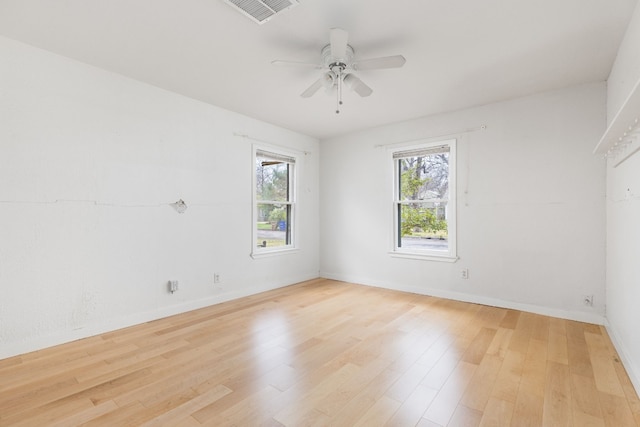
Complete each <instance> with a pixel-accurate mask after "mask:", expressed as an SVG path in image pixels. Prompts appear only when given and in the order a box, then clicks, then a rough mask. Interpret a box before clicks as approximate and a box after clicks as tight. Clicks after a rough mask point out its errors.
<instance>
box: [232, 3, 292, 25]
mask: <svg viewBox="0 0 640 427" xmlns="http://www.w3.org/2000/svg"><path fill="white" fill-rule="evenodd" d="M224 1H225V3H227V4H229V5H231V6H233V7H234V8H236V9H237V10H239V11H240V12H242V14H244V15H246V16H248V17H249V18H251V19H252V20H254V21H255V22H257V23H258V24H264V23H265V22H267V21H268V20H270V19H271V18H273V17H274V16H275V15H276V14H278V13H280V12H283V11H285V10H287V9H289V8H291V7H293V6H296V5H297V4H298V0H224Z"/></svg>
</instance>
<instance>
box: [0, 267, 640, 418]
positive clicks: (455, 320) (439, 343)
mask: <svg viewBox="0 0 640 427" xmlns="http://www.w3.org/2000/svg"><path fill="white" fill-rule="evenodd" d="M639 421H640V400H639V399H638V396H637V394H636V392H635V390H634V388H633V385H632V384H631V381H630V380H629V377H628V375H627V373H626V371H625V370H624V367H623V366H622V364H621V362H620V359H619V357H618V355H617V353H616V351H615V348H614V347H613V344H612V343H611V341H610V339H609V337H608V335H607V332H606V330H605V329H604V328H603V327H601V326H598V325H590V324H586V323H580V322H575V321H569V320H563V319H555V318H550V317H546V316H541V315H538V314H532V313H526V312H520V311H517V310H508V309H503V308H496V307H490V306H485V305H479V304H468V303H464V302H460V301H452V300H446V299H440V298H435V297H429V296H423V295H416V294H410V293H403V292H397V291H392V290H388V289H379V288H371V287H366V286H360V285H355V284H349V283H343V282H337V281H333V280H325V279H319V280H313V281H309V282H304V283H300V284H298V285H294V286H289V287H285V288H281V289H276V290H273V291H269V292H265V293H261V294H257V295H252V296H249V297H246V298H242V299H238V300H235V301H229V302H226V303H222V304H217V305H214V306H211V307H205V308H203V309H200V310H195V311H191V312H187V313H183V314H180V315H177V316H172V317H168V318H165V319H160V320H157V321H154V322H148V323H145V324H141V325H138V326H133V327H129V328H126V329H123V330H119V331H113V332H109V333H106V334H102V335H98V336H95V337H91V338H88V339H85V340H79V341H75V342H72V343H69V344H64V345H60V346H56V347H52V348H48V349H43V350H40V351H37V352H32V353H29V354H25V355H20V356H16V357H12V358H9V359H5V360H0V426H3V427H4V426H29V427H31V426H36V425H37V426H40V425H42V426H47V427H49V426H57V427H66V426H76V425H89V426H91V425H95V426H109V427H111V426H120V425H121V426H133V425H135V426H138V425H144V426H146V427H151V426H164V425H170V426H183V427H196V426H197V427H202V426H215V427H221V426H222V427H224V426H245V425H256V426H258V425H259V426H274V427H283V426H285V427H292V426H293V427H297V426H300V425H305V426H327V425H331V426H345V427H346V426H349V427H352V426H354V425H366V426H371V425H388V426H405V425H407V426H421V427H464V426H478V425H479V426H482V427H487V426H525V425H528V426H536V427H539V426H544V425H551V426H564V425H567V426H568V425H573V426H575V427H584V426H596V427H603V426H606V427H613V426H615V427H627V426H629V427H633V426H635V427H638V426H639V425H640V424H639Z"/></svg>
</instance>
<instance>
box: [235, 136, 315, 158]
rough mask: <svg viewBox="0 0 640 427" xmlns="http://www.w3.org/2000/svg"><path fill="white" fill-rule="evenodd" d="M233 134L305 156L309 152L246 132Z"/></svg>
mask: <svg viewBox="0 0 640 427" xmlns="http://www.w3.org/2000/svg"><path fill="white" fill-rule="evenodd" d="M233 136H239V137H241V138H246V139H250V140H252V141H256V142H262V143H264V144H269V145H272V146H274V147H278V148H282V149H283V150H287V151H293V152H296V153H302V154H304V155H305V156H306V155H309V154H311V152H310V151H304V150H298V149H296V148H291V147H288V146H286V145H281V144H275V143H273V142H271V141H265V140H264V139H260V138H254V137H253V136H250V135H247V134H246V133H240V132H234V133H233Z"/></svg>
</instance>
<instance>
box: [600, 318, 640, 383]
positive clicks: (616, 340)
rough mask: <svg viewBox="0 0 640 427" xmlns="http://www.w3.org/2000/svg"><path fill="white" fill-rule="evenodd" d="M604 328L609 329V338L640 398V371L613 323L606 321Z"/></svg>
mask: <svg viewBox="0 0 640 427" xmlns="http://www.w3.org/2000/svg"><path fill="white" fill-rule="evenodd" d="M604 327H605V328H606V329H607V333H608V334H609V338H611V342H612V343H613V346H614V347H615V348H616V351H617V352H618V355H619V356H620V359H621V360H622V366H624V369H625V370H626V371H627V375H628V376H629V379H630V380H631V384H633V388H634V389H635V390H636V394H637V395H638V396H640V369H639V367H638V366H636V364H635V363H634V362H633V358H632V357H631V356H629V350H628V349H627V347H626V346H625V345H624V341H622V340H621V339H620V334H618V332H617V331H616V329H615V328H614V327H613V325H612V324H611V323H609V320H608V319H605V323H604Z"/></svg>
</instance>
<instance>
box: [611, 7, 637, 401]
mask: <svg viewBox="0 0 640 427" xmlns="http://www.w3.org/2000/svg"><path fill="white" fill-rule="evenodd" d="M639 52H640V7H636V10H635V12H634V15H633V18H632V20H631V22H630V24H629V27H628V29H627V32H626V35H625V38H624V40H623V42H622V44H621V46H620V49H619V51H618V56H617V58H616V61H615V63H614V66H613V69H612V71H611V75H610V76H609V80H608V82H607V83H608V92H607V97H608V111H607V115H608V120H609V122H611V120H612V119H613V118H614V117H615V115H616V114H617V112H618V111H619V110H620V108H621V107H622V105H623V102H624V100H626V99H627V97H628V96H629V94H630V93H631V90H632V88H633V87H634V85H635V84H636V82H638V80H639V79H640V54H639ZM636 114H638V115H639V116H640V111H638V112H636ZM639 254H640V154H639V153H636V154H635V155H633V156H632V157H631V158H629V159H628V160H626V161H625V162H623V163H622V164H620V166H618V167H617V168H613V167H612V165H609V166H608V167H607V282H606V283H607V286H606V293H607V321H608V325H607V327H608V330H609V335H611V337H612V338H613V341H614V343H615V344H616V347H617V349H618V353H619V354H620V356H621V357H622V359H623V362H624V365H625V368H626V369H627V372H628V373H629V377H630V378H631V380H632V381H633V383H634V386H635V388H636V390H637V391H638V393H640V336H639V335H638V325H640V311H639V310H638V304H637V303H638V301H640V262H639V259H638V255H639Z"/></svg>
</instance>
